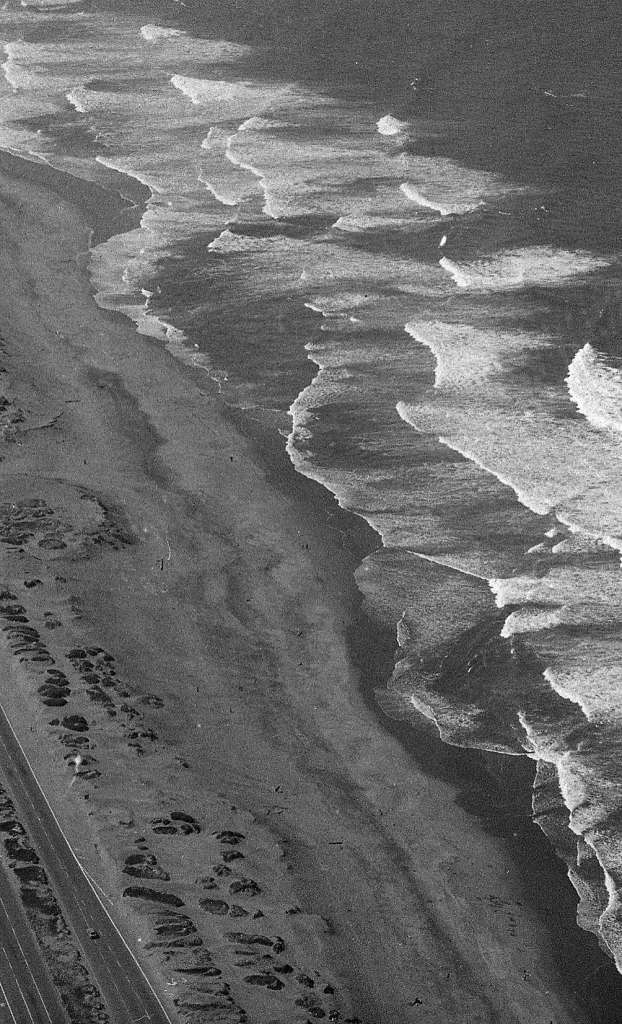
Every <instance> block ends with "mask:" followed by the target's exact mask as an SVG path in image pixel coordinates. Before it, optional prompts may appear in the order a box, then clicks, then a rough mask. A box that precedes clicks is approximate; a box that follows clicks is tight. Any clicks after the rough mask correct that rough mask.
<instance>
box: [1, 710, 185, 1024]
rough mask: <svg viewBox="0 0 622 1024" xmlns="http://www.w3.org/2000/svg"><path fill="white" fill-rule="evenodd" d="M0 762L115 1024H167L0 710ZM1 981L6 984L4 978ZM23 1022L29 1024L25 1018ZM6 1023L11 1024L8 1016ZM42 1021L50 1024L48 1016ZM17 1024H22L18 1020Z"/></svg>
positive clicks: (159, 1003) (151, 989)
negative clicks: (94, 934) (93, 931)
mask: <svg viewBox="0 0 622 1024" xmlns="http://www.w3.org/2000/svg"><path fill="white" fill-rule="evenodd" d="M0 763H1V764H2V766H3V772H4V775H5V777H6V781H7V784H8V787H9V790H10V792H11V796H12V797H13V800H14V803H15V806H16V808H17V812H18V815H19V818H20V820H21V821H22V823H23V825H24V826H25V828H26V830H27V832H28V834H29V836H30V838H31V840H32V842H33V845H34V846H35V848H36V850H37V853H38V854H39V857H40V858H41V863H42V864H43V866H44V868H45V870H46V872H47V875H48V878H49V880H50V883H51V885H52V888H53V889H54V892H55V894H56V896H57V898H58V900H59V902H60V903H61V906H62V909H63V913H64V915H65V919H66V921H67V924H68V925H69V926H70V927H71V929H72V931H73V933H74V935H75V936H76V938H77V939H78V941H79V943H80V945H81V946H82V949H83V951H84V953H85V955H86V957H87V958H88V961H89V965H90V967H91V971H92V974H93V977H94V979H95V981H96V982H97V984H98V986H99V989H100V991H101V994H102V996H103V997H104V999H105V1000H106V1004H107V1007H108V1010H109V1013H110V1016H111V1019H112V1020H113V1021H114V1024H130V1022H136V1021H145V1022H149V1021H150V1022H152V1024H171V1022H170V1018H169V1017H168V1014H167V1013H166V1010H165V1009H164V1007H163V1005H162V1003H161V1002H160V1000H159V998H158V996H157V995H156V993H155V991H154V989H153V988H152V986H151V984H150V982H149V980H148V979H147V977H146V975H145V974H144V972H143V970H142V968H141V967H140V965H139V963H138V961H137V960H136V958H135V957H134V955H133V954H132V952H131V950H130V949H129V947H128V946H127V945H126V943H125V941H124V939H123V937H122V936H121V934H120V932H119V931H118V929H117V928H116V926H115V924H114V922H113V921H112V918H111V917H110V916H109V913H108V910H107V908H106V906H105V903H104V900H103V899H102V898H101V897H100V895H99V894H98V892H97V890H96V888H95V886H94V884H93V883H92V881H91V880H90V878H89V877H88V875H87V874H86V872H85V871H84V870H83V869H82V868H81V865H80V864H79V863H78V861H77V859H76V856H75V854H74V852H73V850H72V848H71V846H70V844H69V842H68V840H67V839H66V838H65V835H64V833H63V832H62V830H61V828H60V825H59V823H58V821H57V820H56V817H55V815H54V813H53V811H52V809H51V807H50V805H49V804H48V802H47V799H46V797H45V795H44V793H43V791H42V789H41V787H40V786H39V783H38V781H37V778H36V776H35V774H34V772H33V770H32V768H31V766H30V763H29V761H28V759H27V757H26V755H25V752H24V750H23V748H22V747H21V744H20V743H19V740H18V739H17V737H16V735H15V733H14V732H13V729H12V727H11V724H10V722H9V720H8V718H7V716H6V713H5V711H4V708H3V707H2V705H0ZM0 927H1V921H0ZM91 928H94V929H96V931H97V932H99V936H100V937H99V938H98V939H91V938H89V930H90V929H91ZM0 956H1V953H0ZM0 972H1V961H0ZM0 979H1V980H2V984H3V985H4V975H3V974H2V973H0ZM18 982H19V983H20V984H22V988H24V987H25V986H26V984H27V979H26V976H25V974H21V973H20V976H19V978H18ZM5 988H6V986H5ZM11 991H12V992H13V990H11ZM7 995H8V993H7ZM14 1001H15V1000H14ZM11 1005H13V1003H11ZM51 1012H52V1011H51V1009H50V1013H51ZM22 1019H27V1020H30V1018H24V1017H23V1016H22ZM35 1019H37V1018H35ZM7 1020H8V1021H11V1024H15V1022H14V1021H13V1020H12V1018H11V1016H10V1014H9V1016H8V1017H7ZM41 1020H43V1018H41ZM45 1020H46V1022H47V1024H50V1022H49V1020H48V1019H47V1017H46V1018H45ZM0 1021H1V1022H2V1024H4V1018H2V1017H0ZM17 1021H18V1022H19V1024H21V1020H20V1018H17ZM30 1024H32V1021H31V1022H30ZM55 1024H56V1022H55Z"/></svg>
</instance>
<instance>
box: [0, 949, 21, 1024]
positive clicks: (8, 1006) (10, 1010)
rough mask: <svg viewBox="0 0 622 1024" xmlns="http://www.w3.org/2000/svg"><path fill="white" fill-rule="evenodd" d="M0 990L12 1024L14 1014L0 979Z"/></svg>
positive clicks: (14, 1020) (15, 1023)
mask: <svg viewBox="0 0 622 1024" xmlns="http://www.w3.org/2000/svg"><path fill="white" fill-rule="evenodd" d="M2 949H3V950H4V946H3V947H2ZM0 992H2V998H3V999H4V1002H5V1004H6V1007H7V1010H8V1011H9V1013H10V1014H11V1018H12V1020H13V1022H14V1024H17V1019H16V1017H15V1014H14V1013H13V1008H12V1006H11V1004H10V1002H9V997H8V996H7V994H6V992H5V990H4V985H3V984H2V982H1V981H0Z"/></svg>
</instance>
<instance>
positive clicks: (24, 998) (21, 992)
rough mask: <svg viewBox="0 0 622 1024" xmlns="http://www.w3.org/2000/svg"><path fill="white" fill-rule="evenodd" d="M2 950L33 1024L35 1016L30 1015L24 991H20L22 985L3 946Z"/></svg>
mask: <svg viewBox="0 0 622 1024" xmlns="http://www.w3.org/2000/svg"><path fill="white" fill-rule="evenodd" d="M2 952H3V953H4V956H5V959H6V962H7V964H8V965H9V970H10V972H11V974H12V975H13V979H14V981H15V984H16V985H17V991H18V992H19V994H20V996H21V997H22V1002H23V1004H24V1006H25V1007H26V1013H27V1014H28V1016H29V1017H30V1019H31V1021H32V1024H35V1018H34V1017H33V1015H32V1011H31V1009H30V1007H29V1005H28V1001H27V999H26V996H25V995H24V993H23V991H22V986H21V985H20V983H19V979H18V977H17V974H16V973H15V970H14V968H13V964H12V963H11V961H10V960H9V956H8V953H7V951H6V949H5V948H4V946H3V947H2Z"/></svg>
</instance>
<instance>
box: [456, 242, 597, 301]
mask: <svg viewBox="0 0 622 1024" xmlns="http://www.w3.org/2000/svg"><path fill="white" fill-rule="evenodd" d="M612 262H614V261H613V260H612V259H611V258H608V257H600V256H596V255H595V254H594V253H590V252H583V251H579V250H576V251H573V252H572V251H569V250H564V249H554V248H552V247H549V246H532V247H531V248H525V249H515V250H508V251H505V252H501V253H496V254H495V255H494V256H489V257H487V258H485V259H481V260H476V261H474V262H472V263H459V262H457V261H455V260H450V259H448V258H447V257H446V256H443V257H442V258H441V259H440V260H439V265H440V266H441V267H442V268H443V270H445V271H446V272H447V273H448V274H449V275H450V276H451V277H452V278H453V280H454V281H455V283H456V285H457V286H458V288H471V289H473V290H475V291H507V290H511V289H515V288H527V287H536V286H542V287H551V286H554V285H557V284H564V283H565V282H567V281H568V280H570V279H577V278H581V277H585V276H586V275H588V274H592V273H594V272H595V271H597V270H601V269H603V268H605V267H609V266H611V264H612Z"/></svg>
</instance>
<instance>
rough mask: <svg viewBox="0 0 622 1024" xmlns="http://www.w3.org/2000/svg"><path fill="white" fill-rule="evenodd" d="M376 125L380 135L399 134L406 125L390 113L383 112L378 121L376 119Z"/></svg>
mask: <svg viewBox="0 0 622 1024" xmlns="http://www.w3.org/2000/svg"><path fill="white" fill-rule="evenodd" d="M376 127H377V129H378V132H379V133H380V135H400V134H401V133H402V132H403V131H404V130H405V129H406V128H407V127H408V125H407V124H406V122H405V121H398V119H397V118H396V117H393V116H392V115H391V114H385V115H384V117H381V118H380V120H379V121H376Z"/></svg>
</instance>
